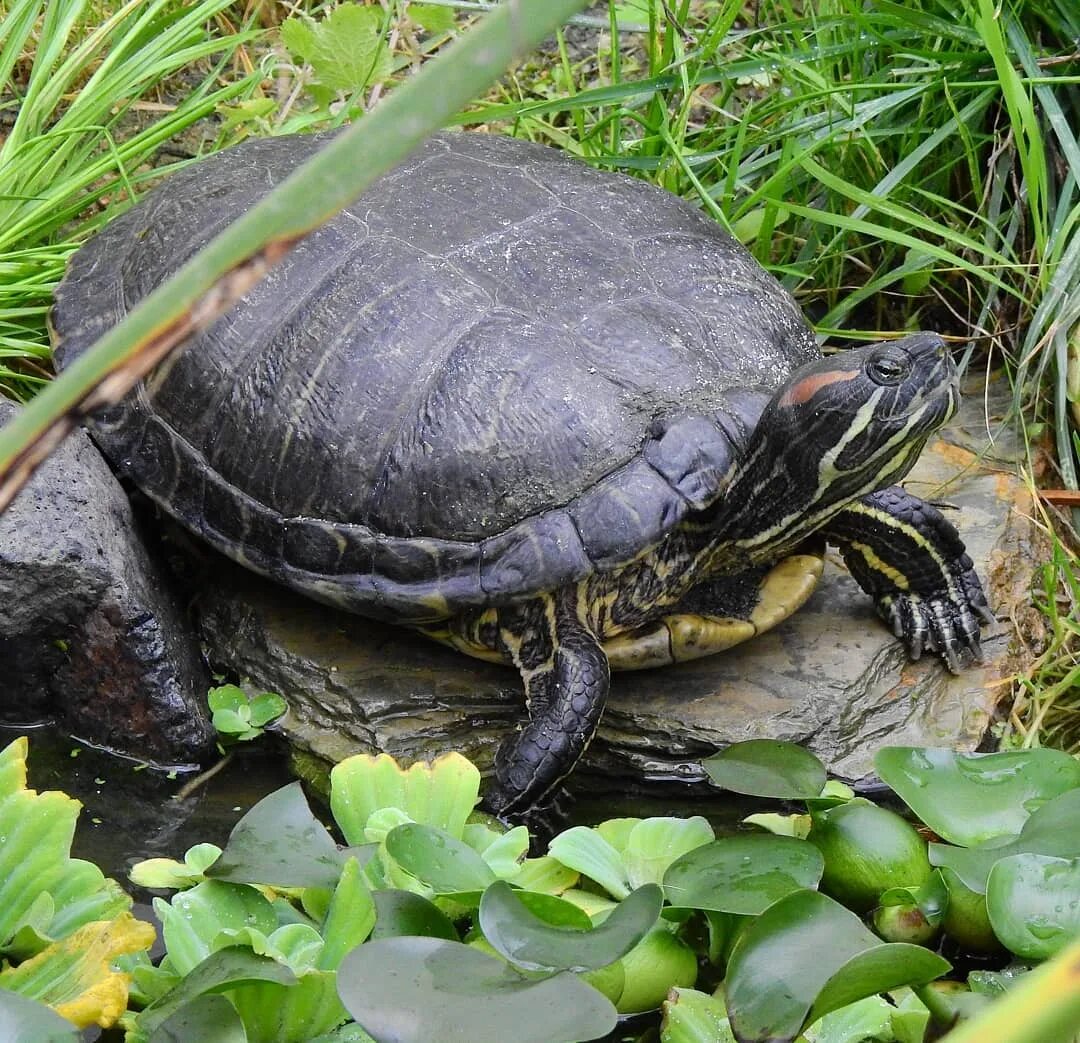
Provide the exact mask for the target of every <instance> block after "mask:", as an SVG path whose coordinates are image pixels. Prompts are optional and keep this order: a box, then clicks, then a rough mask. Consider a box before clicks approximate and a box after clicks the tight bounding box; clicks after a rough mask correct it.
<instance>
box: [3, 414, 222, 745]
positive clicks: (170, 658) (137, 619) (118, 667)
mask: <svg viewBox="0 0 1080 1043" xmlns="http://www.w3.org/2000/svg"><path fill="white" fill-rule="evenodd" d="M16 409H17V407H16V406H14V405H13V404H12V403H10V402H6V401H4V400H0V424H2V423H3V422H4V421H6V420H7V419H8V418H9V417H10V416H11V415H12V414H13V413H14V412H15V410H16ZM0 663H3V665H4V679H3V681H4V689H3V691H4V695H3V701H2V703H0V716H2V717H3V718H4V719H5V720H6V721H9V722H14V723H20V724H22V723H28V722H31V721H35V720H38V719H41V718H43V717H56V718H57V719H58V722H59V723H60V724H61V726H62V727H64V728H65V729H66V730H67V731H69V732H70V733H71V734H73V735H76V736H78V737H79V738H81V739H84V740H86V741H87V742H90V743H93V744H94V745H96V746H102V747H106V748H108V749H110V750H115V751H117V752H120V753H124V754H127V755H130V756H134V757H138V758H140V759H145V760H149V761H153V762H156V763H160V764H175V763H177V762H191V761H196V760H198V759H199V758H200V757H201V756H202V755H203V754H205V753H206V752H208V751H209V750H210V749H212V748H213V740H214V732H213V729H212V728H211V727H210V723H209V719H208V717H207V713H206V709H205V696H206V689H207V685H208V684H209V680H210V679H209V676H208V674H207V671H206V668H205V666H204V664H203V662H202V656H201V653H200V650H199V647H198V643H197V640H196V638H195V636H194V634H193V633H192V632H191V628H190V626H189V625H188V623H187V621H186V620H185V619H184V618H183V614H182V613H181V611H180V608H179V606H178V604H177V601H176V599H175V597H174V596H173V595H172V594H171V592H170V591H169V589H168V585H167V582H166V579H165V576H164V574H163V572H162V570H161V569H160V568H158V566H157V565H156V564H155V563H154V562H153V561H152V560H151V559H150V557H149V555H148V554H147V551H146V550H145V549H144V547H143V545H142V543H141V542H140V540H139V537H138V535H137V532H136V528H135V521H134V519H133V517H132V512H131V505H130V504H129V503H128V498H127V496H126V495H125V494H124V491H123V489H121V487H120V485H119V483H118V482H117V481H116V479H115V478H114V477H113V475H112V473H111V472H110V470H109V468H108V466H107V465H106V463H105V461H104V460H103V459H102V458H101V456H100V455H99V453H98V451H97V450H96V449H95V448H94V446H93V445H92V444H91V443H90V440H89V439H88V438H87V436H86V435H85V434H84V433H83V432H81V431H78V432H76V433H75V434H74V435H72V437H71V438H69V439H68V440H67V441H66V442H65V443H64V445H63V446H62V447H61V448H60V449H59V450H58V451H57V452H56V453H55V454H54V455H53V456H52V457H51V458H50V459H49V460H48V461H47V462H46V464H45V465H44V466H43V467H42V468H41V469H40V470H39V472H38V473H37V475H36V476H35V477H34V479H33V480H32V481H31V482H30V484H29V485H28V486H27V487H26V488H25V489H24V490H23V491H22V492H21V493H20V494H19V496H18V497H17V498H16V500H15V502H14V503H13V504H12V505H11V507H10V508H9V509H8V510H7V512H5V513H4V514H0Z"/></svg>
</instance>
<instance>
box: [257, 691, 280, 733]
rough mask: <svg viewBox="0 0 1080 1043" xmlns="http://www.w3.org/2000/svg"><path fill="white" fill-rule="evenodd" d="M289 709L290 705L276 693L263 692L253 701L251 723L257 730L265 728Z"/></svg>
mask: <svg viewBox="0 0 1080 1043" xmlns="http://www.w3.org/2000/svg"><path fill="white" fill-rule="evenodd" d="M288 708H289V704H288V703H287V702H285V700H284V699H282V697H281V696H280V695H278V694H277V693H276V692H263V693H262V694H261V695H257V696H255V698H254V699H252V700H251V723H252V724H253V725H254V726H255V727H256V728H263V727H265V726H266V725H268V724H269V723H270V722H271V721H272V720H274V719H275V718H277V717H280V716H281V715H282V714H283V713H285V711H286V710H288Z"/></svg>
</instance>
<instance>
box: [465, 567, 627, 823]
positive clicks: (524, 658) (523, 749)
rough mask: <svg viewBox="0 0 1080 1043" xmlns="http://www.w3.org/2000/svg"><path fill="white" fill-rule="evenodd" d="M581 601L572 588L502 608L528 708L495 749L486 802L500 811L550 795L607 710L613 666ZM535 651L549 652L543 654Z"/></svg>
mask: <svg viewBox="0 0 1080 1043" xmlns="http://www.w3.org/2000/svg"><path fill="white" fill-rule="evenodd" d="M537 603H539V604H537ZM576 603H577V597H576V590H574V589H573V588H572V589H571V590H570V591H567V592H566V593H565V594H563V593H560V594H559V595H555V596H549V597H543V598H538V599H536V601H535V602H532V603H530V604H531V605H532V606H535V608H534V610H533V611H521V610H517V609H515V610H514V611H513V612H512V613H508V614H507V615H508V617H509V618H507V619H505V621H504V619H503V613H500V630H501V637H502V642H503V644H504V646H505V648H506V649H507V651H508V652H509V654H510V656H511V657H512V658H513V660H514V662H515V664H516V665H517V667H518V669H519V670H520V671H521V675H522V678H523V679H524V682H525V700H526V705H527V707H528V710H529V720H528V721H527V722H526V723H525V725H524V726H523V727H522V728H521V730H520V731H519V732H517V733H516V734H515V735H512V736H510V737H509V738H508V739H507V740H506V741H505V742H503V744H502V746H501V747H500V748H499V751H498V753H497V754H496V755H495V787H494V789H493V790H492V791H491V792H489V793H488V794H487V796H486V798H485V803H486V804H487V806H488V807H489V808H490V809H491V810H492V811H494V812H495V813H496V814H498V815H500V816H505V815H510V814H515V813H520V812H523V811H525V810H527V809H529V808H531V807H533V806H534V805H535V804H537V803H538V802H540V801H542V800H543V798H544V797H545V796H547V795H549V794H550V793H551V791H552V790H553V789H554V788H555V786H556V785H557V784H558V783H559V781H560V780H562V779H564V778H565V777H566V776H567V775H568V774H569V773H570V771H571V770H572V769H573V767H574V765H575V764H576V763H577V762H578V760H579V759H580V758H581V755H582V754H583V753H584V752H585V749H586V747H587V746H588V745H589V742H590V741H591V740H592V737H593V736H594V735H595V734H596V728H597V725H598V724H599V723H600V717H601V715H602V714H603V712H604V703H605V702H606V700H607V693H608V686H609V682H610V678H611V669H610V667H609V665H608V660H607V656H606V655H605V654H604V650H603V648H602V647H601V646H600V642H599V641H598V640H597V638H596V635H595V634H593V632H592V630H591V629H590V628H589V626H588V625H587V623H585V622H584V621H583V620H582V619H581V618H580V616H579V615H578V612H577V610H576ZM536 608H539V611H536ZM523 622H524V623H525V625H524V626H522V623H523ZM538 652H546V653H547V654H546V655H545V656H544V658H543V660H542V661H540V662H536V659H537V654H538Z"/></svg>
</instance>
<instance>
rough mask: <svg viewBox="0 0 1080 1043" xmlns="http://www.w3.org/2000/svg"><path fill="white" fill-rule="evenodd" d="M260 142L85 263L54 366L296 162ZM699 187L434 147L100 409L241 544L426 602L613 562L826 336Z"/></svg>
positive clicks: (147, 467)
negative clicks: (750, 407)
mask: <svg viewBox="0 0 1080 1043" xmlns="http://www.w3.org/2000/svg"><path fill="white" fill-rule="evenodd" d="M321 140H324V139H322V138H321V136H319V135H314V136H297V137H279V138H271V139H265V140H258V141H251V142H247V143H245V144H243V145H240V146H237V147H236V148H233V149H229V150H227V151H225V152H221V153H218V154H217V155H214V156H212V157H210V158H208V159H206V160H203V161H201V162H199V163H196V164H192V165H190V166H189V167H187V168H185V169H184V170H182V171H181V172H179V173H177V174H174V175H173V176H171V177H170V178H169V179H168V180H167V181H165V182H164V183H163V184H162V185H160V186H159V187H158V188H156V189H155V190H154V191H153V192H152V193H150V194H149V195H148V196H147V197H146V198H145V199H144V200H143V201H142V202H140V203H139V204H138V205H137V206H135V207H133V208H132V209H131V210H129V211H128V212H127V213H125V214H124V215H122V216H121V217H119V218H118V219H116V220H115V221H113V222H112V223H110V224H109V225H108V226H107V227H106V228H105V229H104V231H102V232H101V233H100V234H99V235H97V236H96V237H95V238H94V239H93V240H92V241H91V242H90V243H89V244H88V245H86V246H85V247H83V248H82V249H81V250H80V251H79V252H78V253H77V254H76V255H75V257H74V259H73V260H72V263H71V265H70V267H69V270H68V273H67V275H66V277H65V279H64V281H63V282H62V283H61V285H60V287H59V288H58V290H57V294H56V304H55V308H54V312H53V319H52V321H53V326H54V330H55V333H56V338H57V346H56V354H57V358H58V361H59V362H60V364H61V365H64V364H66V363H67V362H69V361H70V360H71V359H72V358H74V357H75V356H77V355H78V354H79V353H80V352H82V351H83V350H84V349H86V348H87V347H88V346H89V345H90V344H91V343H93V341H94V340H95V339H96V338H97V337H98V336H100V335H101V334H102V333H103V332H104V331H105V330H106V329H107V328H109V327H110V326H112V325H113V324H114V323H116V322H117V321H118V320H119V319H120V318H122V317H123V315H124V314H125V313H126V312H127V311H128V310H129V309H130V308H131V307H132V306H133V305H134V304H135V303H136V302H138V301H139V300H140V299H141V298H142V297H144V296H145V295H146V294H147V293H149V292H150V291H151V290H152V289H153V288H154V287H155V286H157V285H158V284H159V283H160V282H161V281H162V280H163V279H165V278H166V277H167V276H168V275H170V274H171V273H172V272H174V271H175V270H176V269H177V268H178V267H179V266H180V265H181V264H182V263H183V262H184V261H186V260H187V259H188V258H189V257H190V256H191V255H192V254H194V253H195V252H196V251H197V250H198V249H199V248H200V247H202V246H203V245H205V244H206V243H207V242H208V241H209V240H210V239H211V238H212V237H213V236H215V235H216V234H217V233H219V232H220V231H221V230H222V229H224V228H225V226H226V225H228V224H229V222H230V221H232V220H233V219H234V218H235V217H236V215H237V214H239V213H240V212H241V211H243V210H245V209H246V208H248V207H250V206H251V205H252V204H254V203H255V202H256V201H257V200H258V199H259V198H260V197H261V196H263V195H264V194H265V193H266V192H267V191H268V190H269V189H271V188H272V187H273V186H274V185H276V184H277V183H279V182H280V181H282V180H283V179H284V178H285V177H286V176H287V175H289V174H290V173H291V172H292V170H293V168H294V167H296V166H297V165H298V164H300V163H301V162H303V161H304V160H306V159H307V158H308V157H309V156H310V155H311V154H312V153H313V152H314V151H315V150H316V149H317V148H318V146H319V144H320V141H321ZM817 353H818V352H817V348H816V345H815V342H814V339H813V337H812V335H811V332H810V330H809V329H808V327H807V326H806V323H805V322H804V320H803V318H802V316H801V314H800V313H799V311H798V309H797V307H796V306H795V304H794V302H793V301H792V299H791V297H790V296H789V295H788V294H787V293H786V292H785V291H784V290H783V289H782V288H781V287H780V286H779V285H778V283H777V282H776V281H775V280H774V279H773V278H772V277H771V276H769V275H768V274H767V273H766V272H765V271H764V270H763V269H762V268H761V267H760V266H759V265H758V264H757V263H756V262H755V261H754V260H753V258H751V257H750V255H749V254H748V253H747V252H746V251H745V250H744V249H743V248H742V247H741V246H740V245H739V244H738V243H737V242H735V241H734V240H733V239H732V238H731V237H729V236H728V235H727V234H726V233H725V232H723V231H722V230H721V229H720V228H719V227H718V226H717V225H716V224H715V223H713V222H712V221H710V220H708V219H706V218H705V217H703V216H702V215H701V214H700V213H698V212H697V210H695V208H694V207H692V206H691V205H689V204H688V203H686V202H684V201H682V200H680V199H678V198H676V197H675V196H672V195H670V194H669V193H666V192H664V191H662V190H660V189H657V188H653V187H651V186H648V185H646V184H644V183H642V182H639V181H635V180H633V179H631V178H628V177H624V176H621V175H616V174H610V173H605V172H600V171H597V170H594V169H593V168H591V167H589V166H588V165H586V164H585V163H582V162H578V161H575V160H572V159H570V158H568V157H566V156H564V155H563V154H562V153H560V152H558V151H556V150H554V149H550V148H547V147H544V146H540V145H536V144H531V143H528V142H522V141H517V140H513V139H510V138H506V137H500V136H494V135H485V134H479V133H447V134H442V135H437V136H436V137H434V138H432V139H430V140H428V141H427V142H426V143H425V144H424V145H423V147H421V148H420V149H419V150H418V151H417V152H416V153H415V154H414V155H413V157H412V158H411V159H410V160H409V161H408V162H406V163H405V164H404V165H402V166H401V167H399V168H398V169H396V170H395V171H393V172H392V173H390V174H388V175H387V176H385V177H383V178H382V179H380V180H379V181H378V182H377V183H376V184H375V185H373V186H372V187H371V188H370V190H369V191H368V192H367V193H365V195H364V196H363V197H362V198H361V199H360V200H359V201H358V202H357V203H355V204H353V205H352V206H350V207H349V208H348V209H347V210H345V211H343V212H342V213H341V214H339V215H338V216H337V217H335V218H334V219H333V220H332V221H331V222H330V223H329V224H327V225H326V226H324V227H322V228H320V229H318V230H317V231H315V232H314V233H312V234H311V235H310V236H309V237H307V238H306V239H305V240H303V241H302V242H301V243H300V244H299V245H298V246H297V247H296V248H295V249H294V250H293V251H292V252H291V253H290V254H289V255H288V257H287V258H286V259H285V261H283V262H282V263H281V264H280V265H278V266H277V267H276V268H274V269H273V270H272V271H271V272H270V274H269V276H268V277H267V278H266V279H265V280H264V281H263V282H261V283H260V284H259V285H258V286H256V287H255V288H254V289H253V290H252V291H251V292H250V293H249V294H248V295H247V296H246V298H245V299H244V300H243V301H242V302H241V303H240V304H238V305H237V306H236V307H235V308H234V309H233V310H232V311H231V312H230V313H229V314H228V315H226V316H224V317H222V318H221V319H220V320H218V321H217V322H216V323H214V324H213V325H212V326H210V327H209V328H208V329H206V330H205V331H204V332H202V333H200V334H198V335H197V336H196V337H195V338H194V339H193V340H192V342H191V343H190V344H189V345H188V346H187V347H186V348H185V349H184V350H183V351H182V352H180V353H177V354H174V355H173V356H172V357H171V358H170V359H168V360H167V361H166V362H165V363H164V364H162V365H161V366H160V367H159V368H158V369H157V370H156V371H155V372H154V373H153V374H152V375H151V376H150V377H149V378H148V379H147V380H146V381H145V382H144V384H142V385H140V386H139V387H138V388H137V389H136V390H135V391H134V392H133V393H132V394H131V395H130V396H128V398H127V399H126V400H125V401H124V403H122V404H121V405H120V406H118V407H115V408H113V409H111V410H109V411H108V412H107V413H106V414H103V415H102V416H101V417H100V418H99V419H98V420H97V421H96V422H95V424H94V425H93V431H94V434H95V437H96V438H97V440H98V442H99V444H100V445H101V447H102V449H103V450H104V451H105V453H106V455H108V456H109V457H110V458H111V459H112V460H113V462H114V464H115V465H116V466H117V468H118V469H119V470H120V471H121V472H122V473H123V474H125V475H127V476H129V477H130V478H131V479H133V480H134V482H135V484H137V485H138V486H140V487H141V488H142V489H143V490H145V491H146V492H147V493H148V494H149V495H150V496H151V497H152V498H153V499H154V500H156V501H157V502H158V503H159V504H161V505H162V506H163V507H164V508H165V509H166V510H167V511H168V512H170V513H171V514H173V515H174V516H175V517H176V518H177V519H179V520H180V521H181V522H182V523H183V524H184V525H186V526H187V527H189V528H190V529H192V530H193V531H194V532H196V533H197V534H198V535H200V536H202V537H203V538H205V539H206V540H207V541H209V542H210V543H211V544H212V545H214V546H216V547H217V548H219V549H220V550H222V551H224V552H226V553H227V554H229V555H230V556H232V557H233V558H235V559H237V560H239V561H240V562H242V563H244V564H246V565H248V566H250V567H251V568H254V569H255V570H256V571H259V572H262V573H264V574H267V575H269V576H271V577H273V578H275V579H278V580H280V581H282V582H284V583H287V584H289V585H291V586H293V587H296V588H298V589H301V590H303V591H305V592H306V593H308V594H311V595H313V596H315V597H317V598H319V599H321V600H324V601H328V602H331V603H333V604H336V605H339V606H342V607H345V608H348V609H350V610H352V611H356V612H360V613H362V614H364V615H368V616H372V617H375V618H381V619H389V620H395V621H403V622H410V621H411V622H425V621H431V620H435V619H439V618H444V617H446V616H448V615H452V614H454V613H455V612H457V611H459V610H461V609H464V608H467V607H471V606H478V605H485V604H490V603H494V602H499V601H504V600H510V599H517V598H522V597H527V596H530V595H532V594H535V593H538V592H540V591H542V590H547V589H552V588H555V587H558V586H561V585H563V584H566V583H570V582H574V581H576V580H578V579H581V578H582V577H584V576H585V575H587V574H589V573H590V572H591V571H593V570H595V569H605V568H611V567H613V566H615V565H618V564H619V563H620V562H624V561H627V560H629V559H631V558H634V557H635V556H637V555H638V554H639V553H641V552H642V551H643V550H645V549H646V548H648V547H649V546H651V545H652V544H654V543H655V542H656V541H657V540H658V539H659V538H660V537H661V536H662V535H663V534H664V533H665V532H666V531H667V530H669V529H670V528H671V527H672V526H674V525H676V524H677V523H678V522H679V520H680V519H681V518H682V517H683V516H684V515H685V514H686V513H687V512H688V511H690V510H693V509H694V508H695V507H700V506H702V505H703V504H705V503H708V502H710V501H711V500H712V499H715V498H716V496H718V495H720V494H721V492H722V486H723V482H724V476H725V474H726V472H727V470H728V466H729V464H730V462H731V457H732V438H733V431H734V430H735V428H733V424H734V425H735V426H736V427H737V419H736V417H737V414H738V407H737V405H734V404H733V403H734V402H735V401H736V400H737V399H738V396H739V394H740V393H741V392H742V391H743V390H744V389H748V388H750V389H752V388H766V389H768V388H773V387H775V386H776V385H777V384H778V383H780V382H781V381H782V380H783V379H784V378H785V376H786V375H787V374H788V373H789V371H790V370H792V369H793V368H794V367H796V366H798V365H800V364H802V363H804V362H806V361H808V360H810V359H812V358H814V357H816V356H817Z"/></svg>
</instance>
